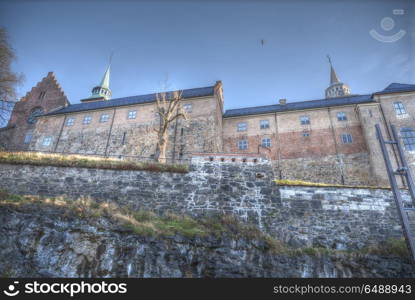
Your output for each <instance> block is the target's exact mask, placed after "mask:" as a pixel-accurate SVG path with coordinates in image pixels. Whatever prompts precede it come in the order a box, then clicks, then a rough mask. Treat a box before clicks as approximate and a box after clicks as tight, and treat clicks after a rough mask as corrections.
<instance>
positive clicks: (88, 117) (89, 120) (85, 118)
mask: <svg viewBox="0 0 415 300" xmlns="http://www.w3.org/2000/svg"><path fill="white" fill-rule="evenodd" d="M91 120H92V117H91V116H85V117H84V120H83V122H82V124H84V125H88V124H90V123H91Z"/></svg>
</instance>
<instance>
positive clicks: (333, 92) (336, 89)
mask: <svg viewBox="0 0 415 300" xmlns="http://www.w3.org/2000/svg"><path fill="white" fill-rule="evenodd" d="M327 58H328V60H329V63H330V86H329V87H328V88H327V89H326V98H335V97H343V96H347V95H350V88H349V86H348V85H347V84H344V83H343V82H340V80H339V78H338V77H337V74H336V71H335V70H334V68H333V64H332V63H331V59H330V56H328V55H327Z"/></svg>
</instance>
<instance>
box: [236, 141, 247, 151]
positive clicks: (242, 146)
mask: <svg viewBox="0 0 415 300" xmlns="http://www.w3.org/2000/svg"><path fill="white" fill-rule="evenodd" d="M237 146H238V149H239V150H248V140H239V141H238V145H237Z"/></svg>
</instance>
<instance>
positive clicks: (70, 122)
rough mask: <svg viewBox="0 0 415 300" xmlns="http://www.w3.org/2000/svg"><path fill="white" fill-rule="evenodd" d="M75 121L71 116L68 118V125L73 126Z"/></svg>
mask: <svg viewBox="0 0 415 300" xmlns="http://www.w3.org/2000/svg"><path fill="white" fill-rule="evenodd" d="M74 123H75V118H69V119H68V120H66V126H73V124H74Z"/></svg>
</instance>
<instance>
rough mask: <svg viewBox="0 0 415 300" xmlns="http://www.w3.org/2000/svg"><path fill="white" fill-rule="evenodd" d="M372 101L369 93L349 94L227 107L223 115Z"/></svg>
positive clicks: (255, 113)
mask: <svg viewBox="0 0 415 300" xmlns="http://www.w3.org/2000/svg"><path fill="white" fill-rule="evenodd" d="M367 102H374V100H373V99H372V96H371V95H354V96H353V95H350V96H347V97H338V98H330V99H319V100H310V101H302V102H291V103H287V104H275V105H266V106H255V107H247V108H238V109H228V110H227V111H226V112H225V114H224V117H225V118H226V117H238V116H246V115H259V114H266V113H275V112H284V111H293V110H303V109H312V108H323V107H331V106H341V105H349V104H360V103H367Z"/></svg>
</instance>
